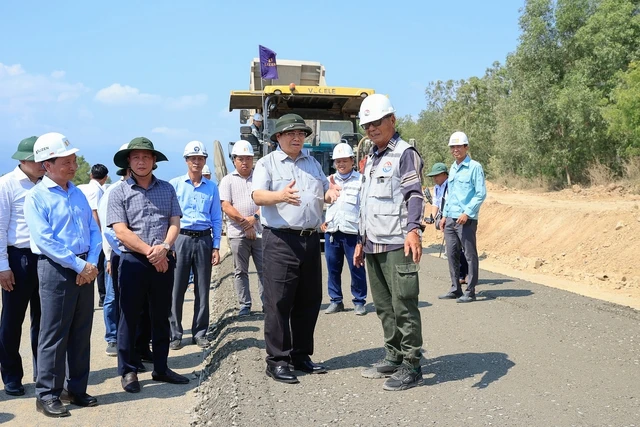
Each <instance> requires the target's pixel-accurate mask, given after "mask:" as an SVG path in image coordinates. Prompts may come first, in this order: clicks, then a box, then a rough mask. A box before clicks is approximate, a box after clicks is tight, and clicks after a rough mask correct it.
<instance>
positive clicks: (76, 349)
mask: <svg viewBox="0 0 640 427" xmlns="http://www.w3.org/2000/svg"><path fill="white" fill-rule="evenodd" d="M76 276H77V274H76V272H75V271H73V270H70V269H68V268H64V267H62V266H60V265H59V264H56V263H55V262H53V261H52V260H50V259H48V258H41V259H39V260H38V279H39V281H40V305H41V309H42V315H41V318H40V336H39V339H38V376H37V379H36V397H37V398H39V399H42V400H45V401H46V400H50V399H53V398H57V397H60V393H61V392H62V389H63V387H64V388H65V389H67V390H69V391H70V392H72V393H75V394H82V393H86V391H87V382H88V380H89V362H90V349H91V345H90V344H91V326H92V325H93V305H94V302H93V295H94V289H95V288H94V286H93V283H88V284H85V285H82V286H78V285H76ZM65 364H66V367H65ZM65 369H66V372H65ZM65 374H66V375H65ZM65 378H66V381H65Z"/></svg>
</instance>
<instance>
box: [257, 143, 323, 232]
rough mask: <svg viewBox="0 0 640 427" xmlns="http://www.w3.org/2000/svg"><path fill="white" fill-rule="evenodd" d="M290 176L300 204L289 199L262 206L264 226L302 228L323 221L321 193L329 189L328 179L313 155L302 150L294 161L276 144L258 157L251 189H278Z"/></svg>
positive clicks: (307, 227)
mask: <svg viewBox="0 0 640 427" xmlns="http://www.w3.org/2000/svg"><path fill="white" fill-rule="evenodd" d="M293 180H295V181H296V183H295V185H294V187H293V188H294V189H297V190H298V195H299V196H300V206H294V205H290V204H288V203H277V204H275V205H269V206H262V207H261V209H260V211H261V213H262V215H261V217H260V218H261V222H262V225H264V226H265V227H271V228H292V229H295V230H303V229H310V228H318V227H320V225H321V224H322V208H323V206H324V193H325V192H326V191H327V190H328V189H329V180H327V177H326V176H325V175H324V172H323V171H322V166H321V165H320V163H318V161H317V160H316V159H315V158H313V156H310V155H308V154H306V153H304V152H301V153H300V154H299V155H298V157H297V158H296V160H295V161H294V160H292V159H291V158H290V157H289V156H288V155H287V154H286V153H285V152H284V151H282V150H281V149H280V147H278V149H277V150H276V151H273V152H271V153H270V154H268V155H267V156H265V157H263V158H261V159H260V160H258V163H257V164H256V167H255V170H254V171H253V186H252V192H253V191H256V190H268V191H281V190H282V189H284V188H285V187H286V186H287V185H288V184H289V183H290V182H291V181H293Z"/></svg>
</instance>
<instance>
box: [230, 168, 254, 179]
mask: <svg viewBox="0 0 640 427" xmlns="http://www.w3.org/2000/svg"><path fill="white" fill-rule="evenodd" d="M231 175H236V176H239V177H240V178H242V179H249V178H251V177H252V176H253V169H251V172H249V176H248V177H246V178H245V177H244V176H242V175H240V172H238V170H237V169H234V170H233V172H231Z"/></svg>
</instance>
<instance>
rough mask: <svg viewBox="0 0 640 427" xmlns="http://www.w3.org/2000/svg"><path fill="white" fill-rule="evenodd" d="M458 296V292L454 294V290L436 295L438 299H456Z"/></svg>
mask: <svg viewBox="0 0 640 427" xmlns="http://www.w3.org/2000/svg"><path fill="white" fill-rule="evenodd" d="M456 298H460V294H456V293H455V292H447V293H446V294H444V295H440V296H438V299H456Z"/></svg>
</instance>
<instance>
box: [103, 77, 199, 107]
mask: <svg viewBox="0 0 640 427" xmlns="http://www.w3.org/2000/svg"><path fill="white" fill-rule="evenodd" d="M95 99H96V101H98V102H102V103H103V104H108V105H161V106H163V107H164V108H166V109H167V110H185V109H187V108H192V107H200V106H202V105H204V104H206V103H207V100H208V97H207V95H205V94H202V93H199V94H197V95H183V96H179V97H177V98H165V97H162V96H160V95H155V94H151V93H144V92H141V91H140V89H138V88H135V87H131V86H127V85H124V86H123V85H121V84H120V83H114V84H112V85H111V86H109V87H106V88H103V89H100V90H99V91H98V93H96V97H95Z"/></svg>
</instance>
